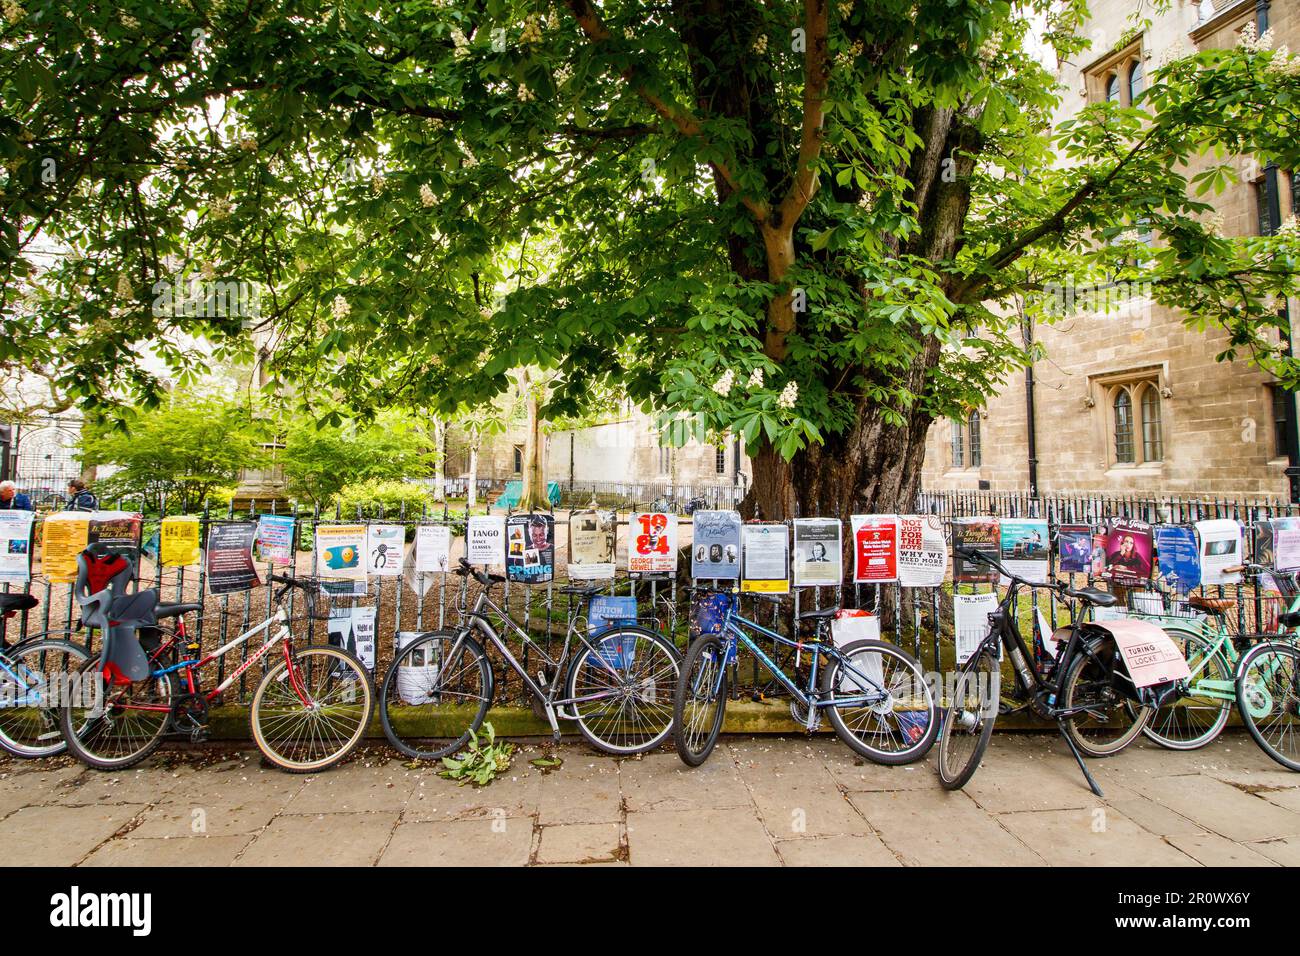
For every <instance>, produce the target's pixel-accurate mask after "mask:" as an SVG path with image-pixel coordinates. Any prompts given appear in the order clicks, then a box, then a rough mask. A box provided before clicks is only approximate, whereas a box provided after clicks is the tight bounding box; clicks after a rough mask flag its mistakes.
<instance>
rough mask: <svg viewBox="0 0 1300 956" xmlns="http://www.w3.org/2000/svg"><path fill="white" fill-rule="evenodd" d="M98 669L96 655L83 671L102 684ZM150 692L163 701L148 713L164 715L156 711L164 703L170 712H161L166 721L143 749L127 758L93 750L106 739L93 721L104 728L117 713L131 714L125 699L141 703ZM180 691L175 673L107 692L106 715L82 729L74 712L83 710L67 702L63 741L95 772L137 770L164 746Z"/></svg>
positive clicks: (147, 738)
mask: <svg viewBox="0 0 1300 956" xmlns="http://www.w3.org/2000/svg"><path fill="white" fill-rule="evenodd" d="M98 669H99V657H98V655H96V656H94V657H91V658H90V659H89V660H87V661H86V663H85V664H84V665H83V666H82V669H81V670H82V673H83V674H84V673H85V672H87V671H91V672H93V673H94V675H95V676H94V677H93V678H92V679H96V680H98V679H101V678H100V675H99V673H98ZM150 688H152V691H153V692H154V693H156V694H157V696H158V697H159V701H158V703H157V704H150V705H148V706H149V707H150V710H149V711H148V712H149V713H157V712H160V711H157V710H154V709H153V708H155V707H161V706H162V705H163V702H164V701H165V702H166V705H167V708H166V711H165V712H161V713H162V718H161V720H159V721H158V727H157V729H156V730H154V731H151V732H150V733H149V734H148V735H147V736H145V737H142V738H141V739H142V741H143V742H142V743H141V744H140V746H139V747H137V748H136V749H134V750H131V751H129V752H128V753H126V754H123V755H122V756H118V757H106V756H104V755H103V754H101V753H97V752H95V750H94V749H93V748H94V747H95V743H94V741H96V740H99V739H102V736H101V735H99V734H96V733H93V732H92V730H93V728H92V725H91V723H90V721H92V720H93V721H96V722H97V723H96V724H95V727H98V726H102V721H103V717H104V714H106V713H108V712H110V711H113V710H115V711H116V712H117V714H119V715H120V714H121V713H122V712H124V711H129V710H131V708H130V707H129V706H123V705H122V703H121V701H122V700H123V699H124V698H133V697H135V696H136V695H137V694H138V695H139V698H140V699H142V700H143V699H147V695H148V693H149V690H150ZM178 688H179V684H178V682H177V680H176V674H175V673H168V674H163V675H161V676H150V677H147V678H145V679H144V680H140V681H132V682H131V683H130V684H126V685H117V686H115V687H114V688H112V689H111V692H110V691H104V692H103V693H104V695H105V702H104V704H103V711H104V713H102V714H101V715H100V716H99V717H95V716H93V715H92V716H91V717H89V718H87V720H86V722H84V723H82V724H81V725H80V726H78V724H77V718H76V716H75V714H74V711H77V710H79V708H76V707H73V706H72V705H73V703H74V702H75V701H74V700H73V699H72V698H69V699H66V700H64V702H63V705H62V706H61V707H60V708H59V729H60V731H62V733H63V739H64V741H65V742H66V743H67V745H68V753H70V754H71V755H72V756H74V757H76V758H77V759H78V760H79V761H81V762H82V763H84V764H85V765H86V766H87V767H91V768H93V769H95V770H105V771H108V770H125V769H127V768H128V767H134V766H135V765H136V764H138V763H139V762H140V761H142V760H144V759H145V758H146V757H148V756H149V755H150V754H152V753H153V752H154V751H155V750H157V749H158V746H159V744H161V743H162V740H163V737H164V736H165V735H166V733H167V730H168V728H169V727H170V726H171V722H172V720H171V711H172V704H173V702H174V700H175V698H176V695H177V690H178ZM110 693H111V695H112V696H114V697H115V698H116V700H115V701H114V703H112V704H110V703H108V698H109V696H110ZM143 707H144V705H141V709H143Z"/></svg>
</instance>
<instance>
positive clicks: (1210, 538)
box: [1196, 518, 1241, 584]
mask: <svg viewBox="0 0 1300 956" xmlns="http://www.w3.org/2000/svg"><path fill="white" fill-rule="evenodd" d="M1196 535H1197V537H1198V538H1199V539H1200V541H1201V583H1202V584H1238V583H1240V582H1241V572H1240V571H1231V572H1230V571H1228V570H1227V569H1228V568H1236V567H1240V566H1241V525H1240V524H1239V523H1238V522H1237V521H1236V519H1234V518H1212V519H1210V520H1209V521H1198V522H1196Z"/></svg>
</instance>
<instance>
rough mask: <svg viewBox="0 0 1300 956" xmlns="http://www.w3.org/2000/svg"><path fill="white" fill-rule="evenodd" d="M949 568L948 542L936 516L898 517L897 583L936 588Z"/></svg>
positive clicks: (912, 586)
mask: <svg viewBox="0 0 1300 956" xmlns="http://www.w3.org/2000/svg"><path fill="white" fill-rule="evenodd" d="M947 569H948V543H947V541H945V540H944V537H943V519H942V518H940V517H939V516H938V515H899V516H898V583H899V584H901V585H902V586H903V587H905V588H937V587H938V586H939V585H941V584H943V575H944V572H945V571H946V570H947Z"/></svg>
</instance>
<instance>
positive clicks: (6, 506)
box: [0, 481, 32, 511]
mask: <svg viewBox="0 0 1300 956" xmlns="http://www.w3.org/2000/svg"><path fill="white" fill-rule="evenodd" d="M0 510H5V511H31V510H32V499H31V498H28V497H27V496H26V495H25V494H23V493H22V492H21V491H19V490H18V486H17V485H15V484H14V483H13V482H12V481H0Z"/></svg>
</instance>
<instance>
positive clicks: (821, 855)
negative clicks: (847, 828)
mask: <svg viewBox="0 0 1300 956" xmlns="http://www.w3.org/2000/svg"><path fill="white" fill-rule="evenodd" d="M776 852H777V853H778V854H779V855H780V857H781V862H782V863H784V864H785V865H786V866H902V865H903V864H902V863H900V862H899V861H898V857H896V856H894V854H893V853H891V852H889V848H888V847H887V846H885V844H884V843H883V842H882V841H881V839H880V837H878V836H875V835H874V834H870V835H865V836H862V835H859V836H831V837H808V838H807V839H803V840H778V841H777V843H776Z"/></svg>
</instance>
